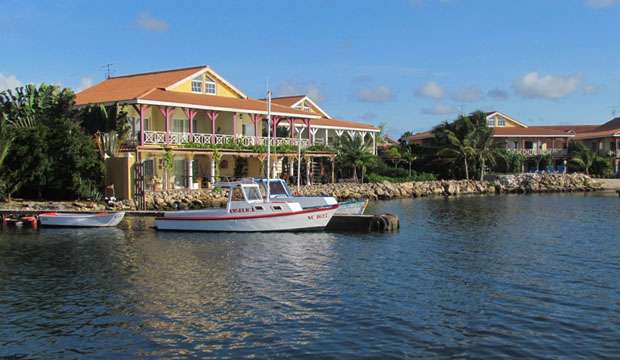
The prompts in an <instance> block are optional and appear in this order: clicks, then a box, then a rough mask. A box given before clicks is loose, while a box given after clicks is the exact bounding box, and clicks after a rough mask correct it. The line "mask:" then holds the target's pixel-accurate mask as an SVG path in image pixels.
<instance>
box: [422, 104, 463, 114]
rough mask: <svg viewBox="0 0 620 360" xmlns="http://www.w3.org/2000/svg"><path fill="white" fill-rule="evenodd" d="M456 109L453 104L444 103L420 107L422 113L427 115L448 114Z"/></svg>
mask: <svg viewBox="0 0 620 360" xmlns="http://www.w3.org/2000/svg"><path fill="white" fill-rule="evenodd" d="M456 112H457V110H456V108H454V107H453V106H449V105H445V104H436V105H435V106H433V107H432V108H424V109H422V113H423V114H427V115H448V114H454V113H456Z"/></svg>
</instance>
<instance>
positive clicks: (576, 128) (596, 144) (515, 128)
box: [407, 111, 620, 172]
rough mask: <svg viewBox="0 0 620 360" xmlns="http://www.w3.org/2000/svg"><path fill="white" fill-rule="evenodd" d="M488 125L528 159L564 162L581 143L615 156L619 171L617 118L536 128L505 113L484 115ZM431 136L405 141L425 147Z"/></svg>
mask: <svg viewBox="0 0 620 360" xmlns="http://www.w3.org/2000/svg"><path fill="white" fill-rule="evenodd" d="M486 119H487V126H489V127H492V128H493V132H494V135H493V136H494V137H495V138H497V139H498V140H500V141H501V142H503V143H504V144H505V146H506V148H507V149H508V150H510V151H514V152H517V153H520V154H523V155H525V156H527V157H534V156H538V155H545V154H549V155H551V156H552V157H553V158H555V159H557V160H559V161H563V160H565V159H567V158H568V155H569V154H568V144H569V142H570V141H583V142H584V143H586V144H587V145H588V146H590V147H591V148H592V150H594V151H595V152H597V153H599V154H600V155H605V156H612V157H615V159H616V160H615V166H616V172H618V171H620V169H619V167H620V118H615V119H612V120H610V121H608V122H606V123H605V124H602V125H539V126H529V125H526V124H525V123H523V122H520V121H518V120H516V119H514V118H512V117H510V116H509V115H507V114H504V113H501V112H498V111H494V112H490V113H487V117H486ZM433 137H434V135H433V133H432V132H431V131H424V132H419V133H416V134H413V135H412V136H410V137H408V138H407V140H408V141H409V142H412V143H417V144H424V143H426V142H429V141H431V139H432V138H433Z"/></svg>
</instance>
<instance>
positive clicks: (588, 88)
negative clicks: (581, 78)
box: [582, 84, 602, 95]
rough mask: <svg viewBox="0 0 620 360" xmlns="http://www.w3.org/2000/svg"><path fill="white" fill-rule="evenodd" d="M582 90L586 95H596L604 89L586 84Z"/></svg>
mask: <svg viewBox="0 0 620 360" xmlns="http://www.w3.org/2000/svg"><path fill="white" fill-rule="evenodd" d="M582 90H583V93H584V94H586V95H594V94H598V93H599V92H601V90H602V89H601V87H600V86H599V85H594V84H586V85H584V86H583V88H582Z"/></svg>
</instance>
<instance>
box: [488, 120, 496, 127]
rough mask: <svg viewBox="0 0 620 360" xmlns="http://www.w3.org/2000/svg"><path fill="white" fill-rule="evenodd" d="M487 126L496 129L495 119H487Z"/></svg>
mask: <svg viewBox="0 0 620 360" xmlns="http://www.w3.org/2000/svg"><path fill="white" fill-rule="evenodd" d="M487 126H488V127H495V118H490V119H487Z"/></svg>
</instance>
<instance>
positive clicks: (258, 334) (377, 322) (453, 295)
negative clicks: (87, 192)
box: [0, 195, 620, 359]
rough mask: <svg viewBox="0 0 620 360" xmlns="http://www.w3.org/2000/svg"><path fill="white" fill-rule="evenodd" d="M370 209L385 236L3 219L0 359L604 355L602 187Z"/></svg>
mask: <svg viewBox="0 0 620 360" xmlns="http://www.w3.org/2000/svg"><path fill="white" fill-rule="evenodd" d="M371 211H373V212H393V213H396V214H398V215H400V218H401V222H402V230H401V232H400V233H397V234H391V235H377V234H370V235H366V234H364V235H355V234H329V233H312V234H278V235H274V234H269V235H236V234H235V235H208V234H174V233H156V232H154V231H152V230H150V229H149V228H148V226H149V225H150V224H148V223H147V224H143V223H136V224H134V226H133V227H141V228H142V229H133V230H120V229H108V230H107V231H102V230H93V231H86V230H79V231H69V230H58V229H44V230H41V231H39V232H32V231H29V230H17V231H16V230H13V231H6V230H5V231H3V232H0V357H3V356H16V357H19V356H24V357H38V358H50V357H65V358H73V357H81V356H88V357H95V356H96V357H100V358H123V357H135V356H140V357H158V356H163V357H187V356H195V357H229V358H239V357H252V356H255V357H258V358H266V357H267V358H274V357H285V356H290V357H295V358H304V357H307V358H319V357H320V358H338V359H342V358H360V357H369V358H370V357H372V358H419V357H427V358H428V357H438V358H447V357H450V358H463V357H466V358H468V357H473V358H480V357H486V358H489V357H494V358H495V357H499V356H504V357H506V356H509V357H527V358H535V357H540V358H575V357H585V358H593V357H599V358H605V357H606V358H619V357H620V236H619V235H618V234H619V231H620V199H618V198H617V197H616V196H605V195H532V196H524V195H516V196H501V197H462V198H455V199H418V200H404V201H390V202H381V203H377V204H374V205H373V208H371Z"/></svg>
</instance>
